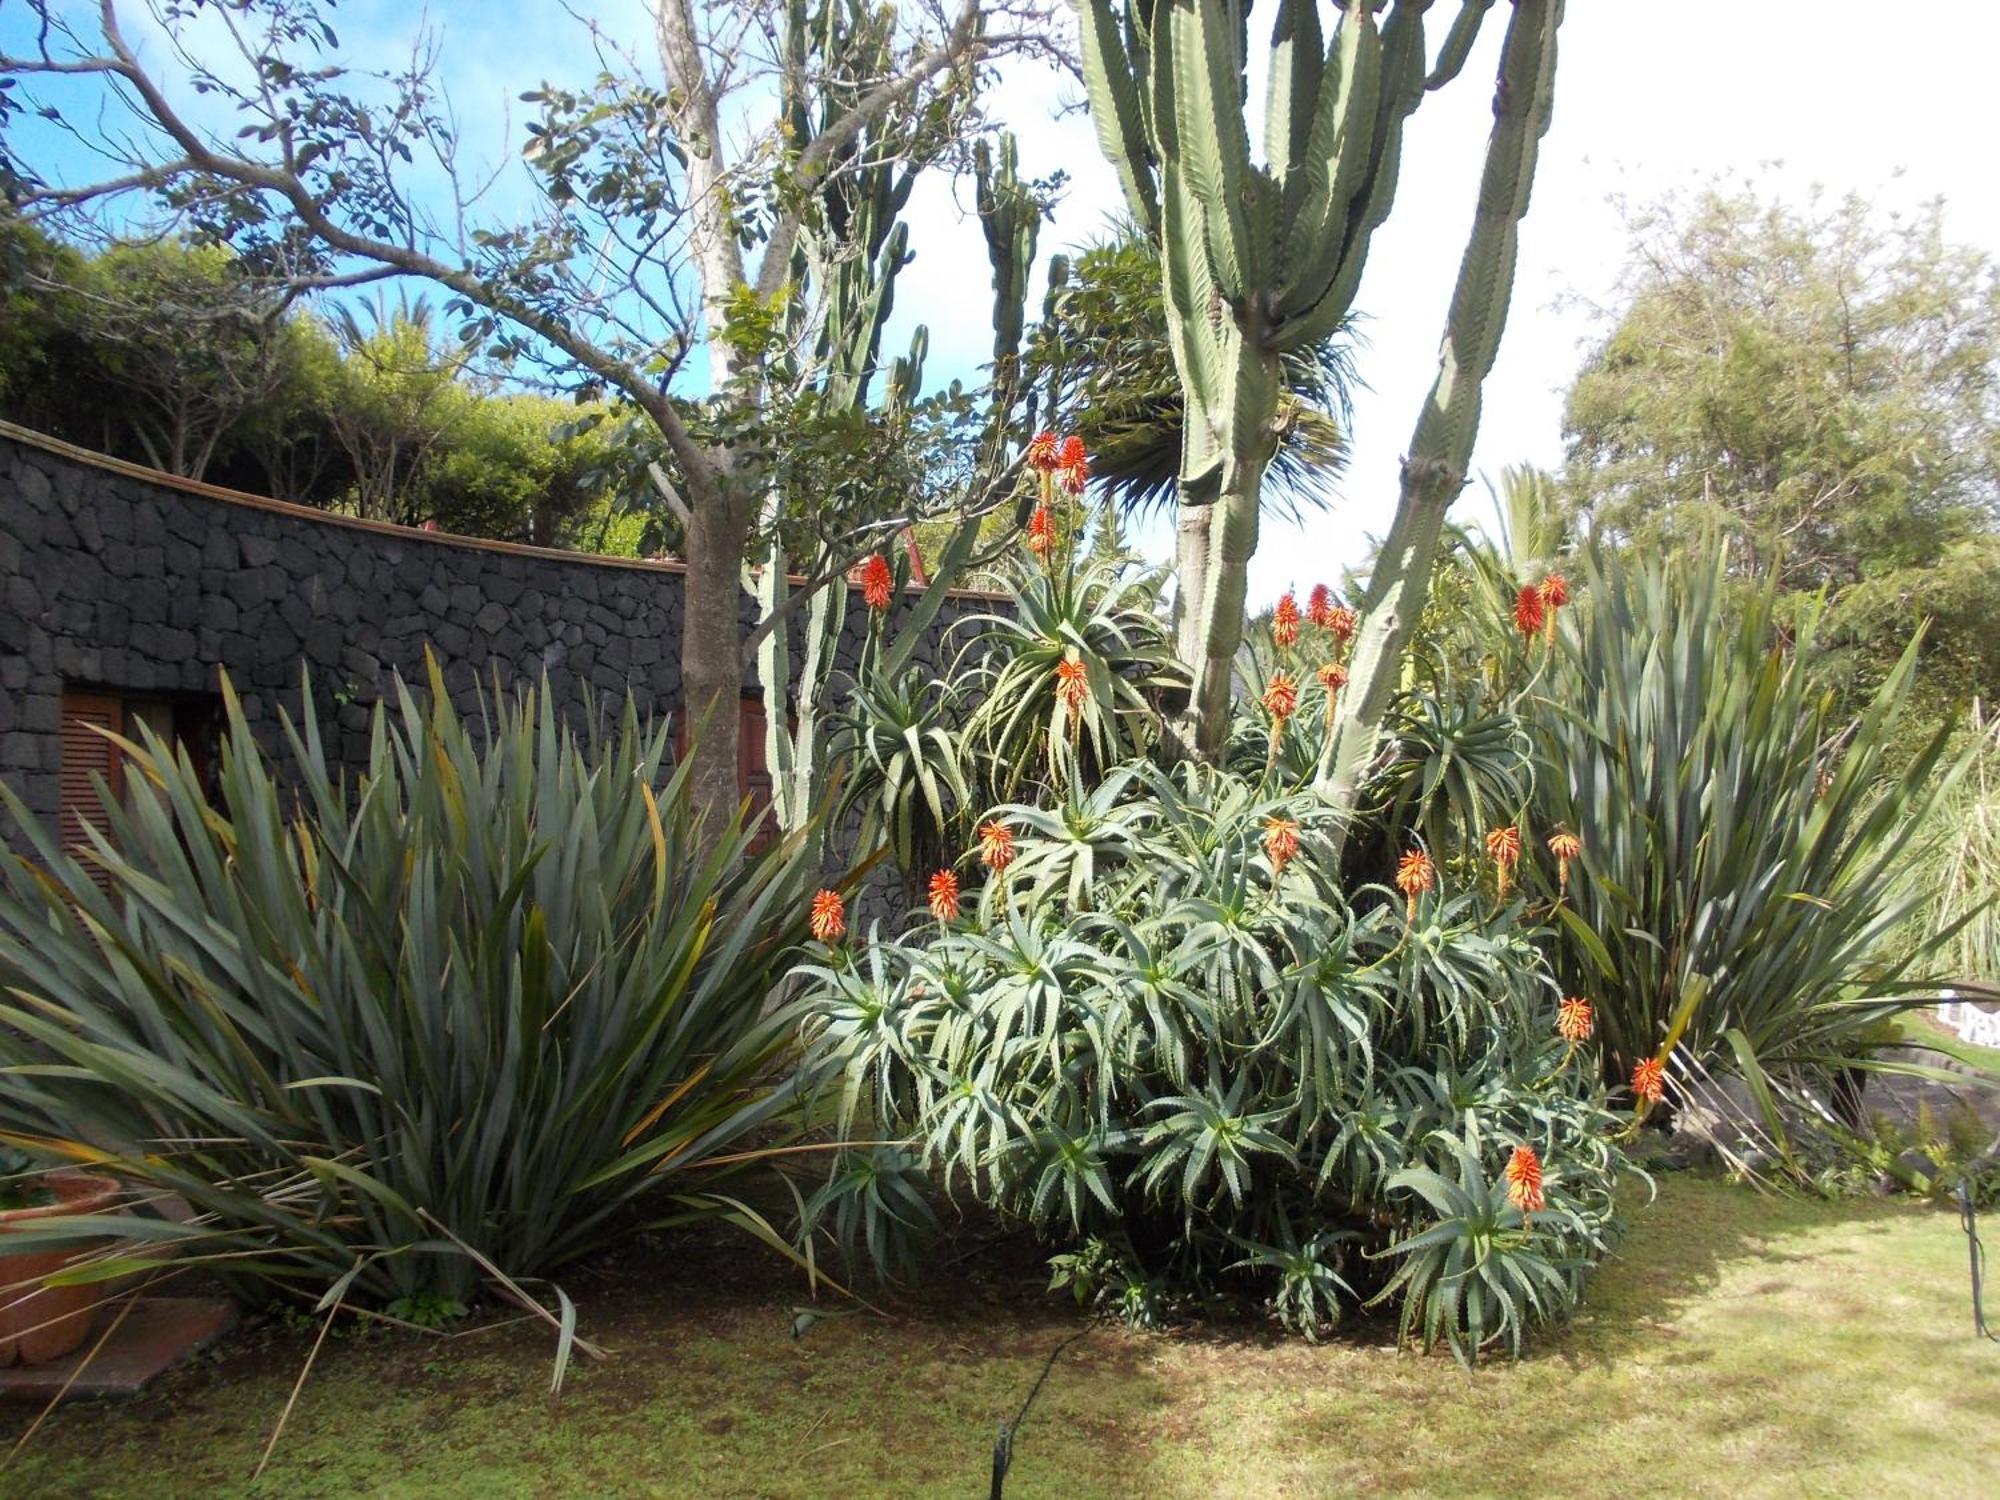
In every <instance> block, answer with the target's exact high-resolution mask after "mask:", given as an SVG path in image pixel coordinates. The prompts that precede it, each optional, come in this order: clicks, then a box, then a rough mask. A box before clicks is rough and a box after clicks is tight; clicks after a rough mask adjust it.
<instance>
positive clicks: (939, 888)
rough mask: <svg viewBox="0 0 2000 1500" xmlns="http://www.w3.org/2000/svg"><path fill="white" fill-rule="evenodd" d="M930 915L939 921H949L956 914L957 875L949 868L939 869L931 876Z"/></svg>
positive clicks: (953, 918)
mask: <svg viewBox="0 0 2000 1500" xmlns="http://www.w3.org/2000/svg"><path fill="white" fill-rule="evenodd" d="M931 915H932V916H934V917H936V918H937V919H938V920H939V921H940V922H950V921H953V920H955V919H956V918H957V916H958V877H957V876H956V875H954V874H952V873H951V871H949V870H939V871H938V872H937V874H935V875H933V876H931Z"/></svg>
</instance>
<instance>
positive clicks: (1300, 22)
mask: <svg viewBox="0 0 2000 1500" xmlns="http://www.w3.org/2000/svg"><path fill="white" fill-rule="evenodd" d="M1325 72H1326V42H1325V40H1324V39H1323V38H1322V37H1321V35H1320V29H1319V6H1318V5H1316V4H1315V3H1314V0H1279V5H1278V19H1277V23H1276V24H1275V25H1274V26H1273V27H1272V28H1271V81H1270V88H1269V92H1268V93H1267V94H1266V96H1265V101H1264V160H1265V161H1266V162H1268V163H1269V164H1270V168H1271V175H1272V176H1273V177H1275V178H1276V179H1277V180H1278V181H1279V182H1281V183H1288V182H1290V181H1291V179H1292V177H1293V176H1294V175H1295V174H1296V173H1298V172H1300V171H1302V170H1304V169H1305V167H1306V152H1307V148H1308V144H1309V142H1310V139H1311V136H1312V125H1313V117H1314V115H1315V114H1316V113H1317V109H1316V106H1317V105H1318V103H1319V94H1320V81H1321V79H1322V78H1323V77H1324V75H1325Z"/></svg>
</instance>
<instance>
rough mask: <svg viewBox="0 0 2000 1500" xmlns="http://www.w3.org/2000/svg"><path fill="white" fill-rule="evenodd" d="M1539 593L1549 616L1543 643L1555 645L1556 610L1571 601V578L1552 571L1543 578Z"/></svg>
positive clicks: (1545, 625)
mask: <svg viewBox="0 0 2000 1500" xmlns="http://www.w3.org/2000/svg"><path fill="white" fill-rule="evenodd" d="M1537 593H1538V594H1539V595H1540V597H1541V601H1542V609H1543V611H1544V612H1545V613H1546V614H1547V616H1548V619H1547V621H1546V622H1545V623H1544V624H1543V626H1542V644H1543V645H1545V646H1553V645H1554V644H1555V643H1556V611H1557V610H1559V609H1561V608H1562V607H1563V606H1564V605H1565V604H1567V603H1569V580H1568V579H1567V578H1565V577H1563V576H1562V574H1560V573H1551V574H1549V576H1548V577H1546V578H1544V579H1543V580H1542V585H1541V588H1540V589H1538V590H1537Z"/></svg>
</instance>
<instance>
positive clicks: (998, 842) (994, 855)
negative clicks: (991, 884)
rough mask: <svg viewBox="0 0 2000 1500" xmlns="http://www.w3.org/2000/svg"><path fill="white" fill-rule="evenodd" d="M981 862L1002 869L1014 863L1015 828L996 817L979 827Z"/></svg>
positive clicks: (995, 868)
mask: <svg viewBox="0 0 2000 1500" xmlns="http://www.w3.org/2000/svg"><path fill="white" fill-rule="evenodd" d="M979 862H980V863H981V864H983V865H985V866H986V868H987V869H989V870H993V871H996V872H997V871H1000V870H1004V869H1006V868H1007V866H1009V865H1011V864H1012V863H1014V830H1013V829H1011V828H1009V827H1008V826H1007V825H1006V824H1005V823H1002V822H1000V821H999V820H998V819H995V820H994V821H993V822H991V823H982V824H981V825H980V828H979Z"/></svg>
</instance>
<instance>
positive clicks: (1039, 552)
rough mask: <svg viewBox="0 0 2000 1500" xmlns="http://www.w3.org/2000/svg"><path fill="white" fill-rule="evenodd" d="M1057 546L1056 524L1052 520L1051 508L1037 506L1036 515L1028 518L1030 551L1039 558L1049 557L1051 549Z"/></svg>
mask: <svg viewBox="0 0 2000 1500" xmlns="http://www.w3.org/2000/svg"><path fill="white" fill-rule="evenodd" d="M1055 544H1056V528H1055V522H1054V521H1053V520H1052V519H1050V516H1049V508H1048V507H1047V506H1046V505H1037V506H1036V507H1035V513H1034V514H1033V515H1031V516H1029V517H1028V550H1029V551H1030V552H1032V553H1034V554H1035V556H1037V557H1047V556H1048V555H1049V549H1050V548H1051V547H1053V546H1055Z"/></svg>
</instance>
